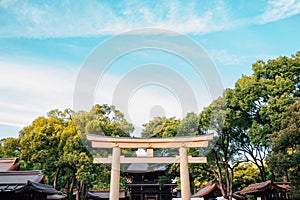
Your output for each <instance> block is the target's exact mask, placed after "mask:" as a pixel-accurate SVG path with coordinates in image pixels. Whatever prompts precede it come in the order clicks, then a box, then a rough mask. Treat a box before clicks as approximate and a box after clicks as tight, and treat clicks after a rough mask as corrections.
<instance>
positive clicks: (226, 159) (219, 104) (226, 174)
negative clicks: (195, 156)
mask: <svg viewBox="0 0 300 200" xmlns="http://www.w3.org/2000/svg"><path fill="white" fill-rule="evenodd" d="M229 92H230V90H227V91H225V93H224V97H223V98H222V97H220V98H218V99H217V100H215V101H213V102H212V103H211V104H210V105H209V106H208V107H207V108H205V109H204V110H203V111H202V113H201V114H200V124H199V130H200V131H201V132H204V133H205V132H207V131H208V130H213V131H214V132H215V137H214V141H213V142H212V144H211V146H210V153H209V154H208V156H207V157H208V159H211V161H209V162H213V163H214V165H211V166H210V170H211V171H212V172H214V174H215V177H216V178H217V180H218V183H219V185H220V188H221V193H222V196H223V197H224V199H230V200H231V199H232V194H233V190H232V188H233V173H234V168H235V167H236V166H238V164H239V162H240V160H239V151H238V148H237V142H236V138H238V137H240V134H241V131H240V129H239V128H238V127H235V126H234V123H233V122H234V121H233V118H234V115H232V111H231V110H230V109H229V108H228V107H227V103H228V101H227V94H228V93H229Z"/></svg>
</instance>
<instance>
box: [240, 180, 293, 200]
mask: <svg viewBox="0 0 300 200" xmlns="http://www.w3.org/2000/svg"><path fill="white" fill-rule="evenodd" d="M240 193H241V194H247V195H253V197H254V199H255V200H271V199H272V200H277V199H282V200H286V199H290V197H289V188H288V184H287V183H279V182H273V181H266V182H262V183H256V184H252V185H249V186H248V187H247V188H245V189H243V190H242V191H240Z"/></svg>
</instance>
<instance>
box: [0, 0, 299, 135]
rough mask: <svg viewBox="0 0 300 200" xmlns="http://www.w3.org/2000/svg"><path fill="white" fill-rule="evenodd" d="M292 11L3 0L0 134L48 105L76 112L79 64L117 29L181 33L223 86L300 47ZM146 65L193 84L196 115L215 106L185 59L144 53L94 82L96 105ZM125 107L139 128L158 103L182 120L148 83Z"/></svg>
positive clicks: (242, 5) (234, 4) (277, 6)
mask: <svg viewBox="0 0 300 200" xmlns="http://www.w3.org/2000/svg"><path fill="white" fill-rule="evenodd" d="M299 13H300V1H296V0H281V1H280V0H279V1H274V0H269V1H268V0H266V1H262V0H256V1H247V0H241V1H221V0H212V1H204V0H202V1H185V0H182V1H92V0H91V1H17V0H0V69H1V73H0V97H1V98H0V138H3V137H9V136H12V137H16V136H17V135H18V131H19V130H21V129H22V127H24V126H26V125H29V124H30V123H31V122H32V120H34V119H35V118H37V117H38V116H43V115H45V113H46V112H48V111H49V110H51V109H54V108H59V109H64V108H73V93H74V86H75V83H76V78H77V76H78V73H79V72H80V69H81V67H82V65H83V63H84V61H85V60H86V58H87V57H88V56H89V55H90V53H91V52H92V51H93V50H94V49H95V48H96V47H97V46H98V45H101V43H102V42H104V41H106V40H108V39H110V38H113V37H116V36H117V35H118V34H120V33H123V32H125V31H131V30H134V29H138V28H146V27H153V28H159V29H169V30H172V31H176V32H178V33H180V34H183V35H186V36H187V37H189V38H190V39H192V40H194V41H195V42H197V43H198V44H199V45H200V46H201V47H202V48H203V49H204V50H205V51H206V52H207V53H208V55H209V56H210V58H211V59H212V61H213V62H214V63H215V65H216V69H217V70H218V72H219V74H220V76H221V78H222V80H223V85H224V88H228V87H233V86H234V83H235V81H236V80H238V79H239V78H240V77H241V76H242V74H246V75H250V74H251V65H252V63H254V62H255V61H256V60H258V59H262V60H267V59H271V58H276V57H278V56H280V55H284V56H290V55H291V54H294V53H296V52H297V51H299V47H300V40H299V35H300V28H299V24H300V15H299ZM153 62H155V63H159V64H162V65H168V66H169V67H170V68H172V66H174V70H177V71H179V73H180V74H181V75H182V77H184V79H186V80H187V81H188V82H189V83H190V85H191V87H192V88H193V91H195V95H196V97H197V101H198V104H199V110H196V111H195V112H199V111H200V110H201V109H202V108H203V106H207V105H208V104H209V103H210V102H211V101H212V99H211V98H210V97H209V95H208V94H207V93H208V91H207V89H205V83H204V82H205V81H204V80H203V79H201V78H199V77H197V76H195V74H193V72H192V71H191V70H189V69H188V67H184V66H185V65H186V63H183V62H181V61H180V59H178V58H176V57H174V56H173V57H172V56H170V55H167V54H165V53H162V52H155V51H146V50H145V51H143V52H136V53H132V54H130V55H126V56H124V57H122V59H119V60H118V61H117V62H115V63H113V65H112V66H111V67H110V68H109V70H107V72H106V74H105V75H106V76H105V77H104V78H103V79H102V80H101V81H99V86H98V87H97V91H95V94H94V95H95V99H94V102H95V103H112V102H111V99H112V98H111V96H112V95H113V92H112V91H114V88H115V87H116V85H117V83H118V82H119V81H120V79H121V78H122V77H124V74H126V73H128V71H127V72H126V70H125V69H127V70H129V71H130V70H133V69H134V67H135V68H136V66H141V65H143V64H147V63H153ZM126 67H127V68H126ZM130 67H131V68H130ZM179 68H180V69H181V70H180V69H179ZM178 69H179V70H178ZM183 69H184V70H183ZM153 73H154V72H153ZM151 75H153V74H151V72H150V73H149V76H151ZM176 87H177V86H176ZM178 87H179V86H178ZM103 94H106V95H103ZM128 102H129V103H128V109H129V111H128V112H129V113H130V115H131V118H132V119H131V121H132V122H135V123H134V124H135V125H136V126H140V125H141V124H142V123H145V122H146V120H147V119H149V113H150V112H151V108H153V107H154V108H158V107H157V105H159V106H160V107H163V108H164V109H165V114H166V115H167V116H177V117H181V116H180V107H178V105H177V104H178V100H176V98H174V95H173V94H172V93H171V92H170V90H168V88H163V87H160V86H157V85H152V86H151V87H148V86H145V87H143V88H142V89H139V90H137V91H136V92H135V93H133V94H132V97H131V99H130V100H129V101H128ZM155 106H156V107H155ZM152 111H153V110H152ZM154 111H155V110H154ZM157 112H158V113H159V112H160V111H159V110H158V111H157ZM150 117H151V116H150ZM137 130H139V129H138V127H137Z"/></svg>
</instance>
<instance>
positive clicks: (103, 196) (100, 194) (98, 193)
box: [88, 190, 125, 199]
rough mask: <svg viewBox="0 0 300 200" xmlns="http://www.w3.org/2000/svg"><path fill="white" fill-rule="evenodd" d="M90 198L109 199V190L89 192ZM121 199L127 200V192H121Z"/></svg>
mask: <svg viewBox="0 0 300 200" xmlns="http://www.w3.org/2000/svg"><path fill="white" fill-rule="evenodd" d="M88 197H89V198H92V199H109V191H108V190H92V191H89V192H88ZM119 198H120V199H125V190H120V192H119Z"/></svg>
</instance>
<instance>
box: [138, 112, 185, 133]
mask: <svg viewBox="0 0 300 200" xmlns="http://www.w3.org/2000/svg"><path fill="white" fill-rule="evenodd" d="M179 125H180V120H178V119H175V118H165V117H155V118H154V119H153V120H151V121H149V122H148V123H146V124H143V127H144V129H143V131H142V133H141V135H142V137H174V136H176V135H177V133H178V128H179Z"/></svg>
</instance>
